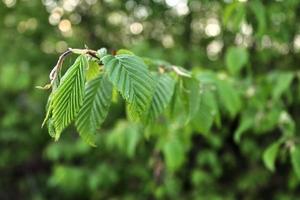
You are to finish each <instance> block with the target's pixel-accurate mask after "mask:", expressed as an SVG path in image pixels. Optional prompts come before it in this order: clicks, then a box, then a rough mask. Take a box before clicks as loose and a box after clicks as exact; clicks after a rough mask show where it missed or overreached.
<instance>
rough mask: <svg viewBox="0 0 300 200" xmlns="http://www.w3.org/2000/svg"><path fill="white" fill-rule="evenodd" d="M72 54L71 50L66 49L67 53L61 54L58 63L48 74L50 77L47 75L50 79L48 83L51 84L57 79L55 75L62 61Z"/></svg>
mask: <svg viewBox="0 0 300 200" xmlns="http://www.w3.org/2000/svg"><path fill="white" fill-rule="evenodd" d="M71 53H72V50H71V49H68V50H67V51H65V52H64V53H63V54H61V55H60V56H59V58H58V61H57V63H56V65H55V66H54V68H53V69H52V71H51V72H50V75H49V78H50V81H51V83H52V82H53V81H54V80H55V79H56V77H57V74H58V72H59V70H60V68H61V66H62V64H63V62H64V59H65V58H66V57H67V56H68V55H69V54H71Z"/></svg>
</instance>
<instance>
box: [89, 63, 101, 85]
mask: <svg viewBox="0 0 300 200" xmlns="http://www.w3.org/2000/svg"><path fill="white" fill-rule="evenodd" d="M99 73H100V66H99V64H98V63H97V62H95V61H89V68H88V70H87V72H86V81H90V80H92V79H94V78H96V77H97V76H98V75H99Z"/></svg>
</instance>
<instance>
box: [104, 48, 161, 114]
mask: <svg viewBox="0 0 300 200" xmlns="http://www.w3.org/2000/svg"><path fill="white" fill-rule="evenodd" d="M102 62H103V63H104V67H105V70H107V74H108V77H109V80H110V81H111V82H112V83H113V85H114V86H115V87H116V88H117V89H118V91H119V92H120V93H121V95H122V96H123V98H124V99H125V100H126V101H127V102H128V103H129V108H130V109H129V110H130V111H131V112H132V113H131V114H132V116H135V117H137V118H141V117H143V116H144V114H145V113H146V111H147V110H148V108H149V105H150V101H151V99H152V96H153V91H154V87H155V82H154V80H153V77H152V75H151V74H150V72H149V71H148V69H147V66H146V65H145V64H144V62H143V60H142V59H140V58H139V57H137V56H134V55H125V54H122V55H116V56H111V55H108V56H105V57H103V58H102Z"/></svg>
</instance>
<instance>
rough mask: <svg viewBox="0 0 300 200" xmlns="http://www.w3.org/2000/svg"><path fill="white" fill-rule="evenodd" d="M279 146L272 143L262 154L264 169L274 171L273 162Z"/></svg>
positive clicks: (277, 143) (278, 143)
mask: <svg viewBox="0 0 300 200" xmlns="http://www.w3.org/2000/svg"><path fill="white" fill-rule="evenodd" d="M280 145H281V143H280V142H277V141H276V142H274V143H273V144H271V145H270V146H269V147H268V148H267V149H266V150H265V152H264V154H263V161H264V163H265V165H266V167H267V168H268V169H269V170H271V171H273V172H274V171H275V161H276V158H277V154H278V152H279V148H280Z"/></svg>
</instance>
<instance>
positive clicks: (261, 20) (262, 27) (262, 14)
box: [250, 0, 267, 36]
mask: <svg viewBox="0 0 300 200" xmlns="http://www.w3.org/2000/svg"><path fill="white" fill-rule="evenodd" d="M250 9H251V10H252V12H253V14H254V15H255V18H256V20H257V22H258V28H257V31H255V33H256V35H258V36H262V35H263V34H264V33H265V31H266V24H267V23H266V11H265V7H264V5H263V4H262V2H261V1H258V0H254V1H251V3H250Z"/></svg>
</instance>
